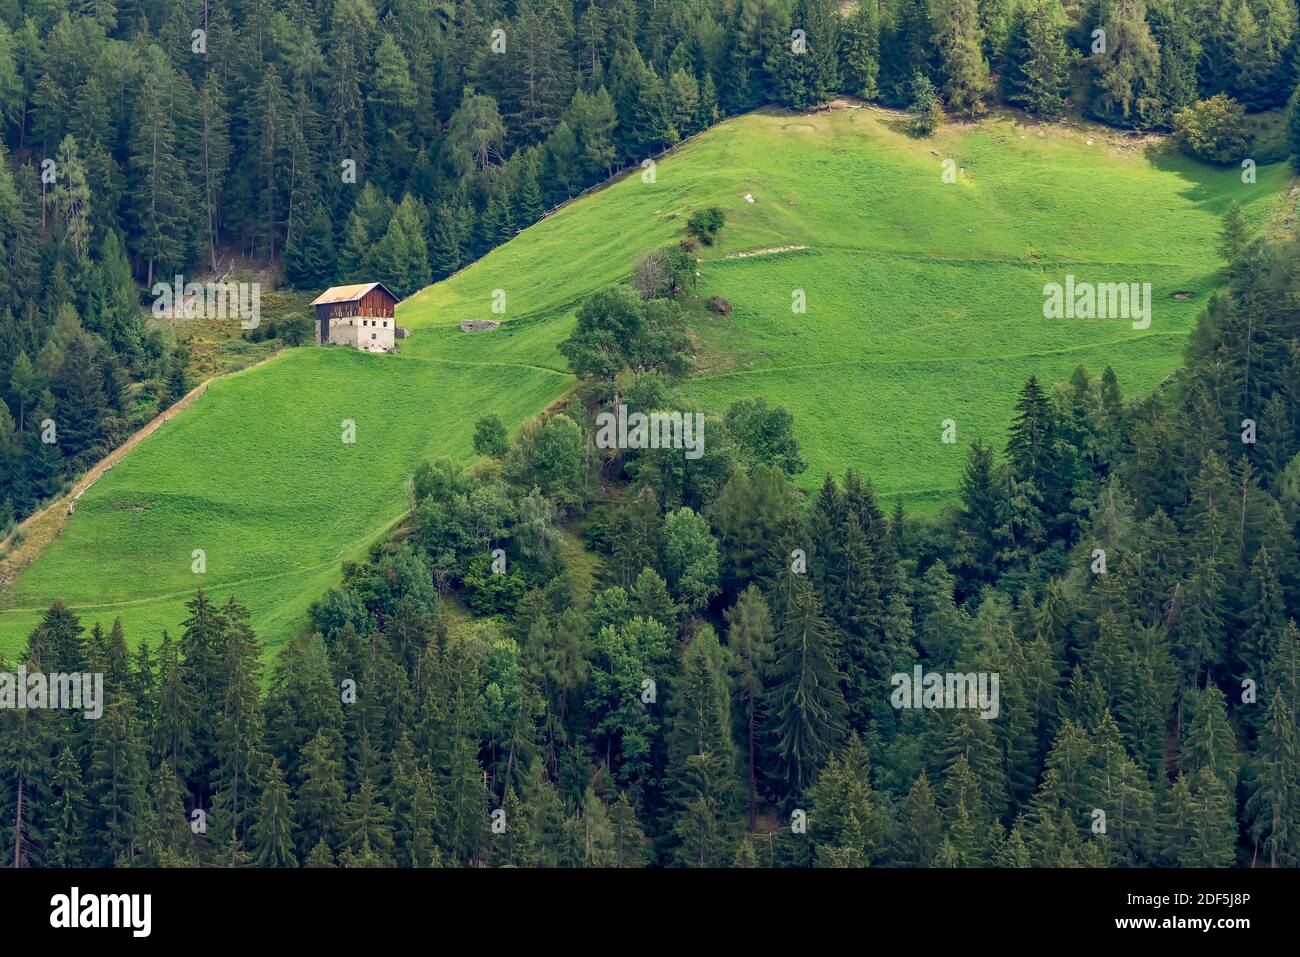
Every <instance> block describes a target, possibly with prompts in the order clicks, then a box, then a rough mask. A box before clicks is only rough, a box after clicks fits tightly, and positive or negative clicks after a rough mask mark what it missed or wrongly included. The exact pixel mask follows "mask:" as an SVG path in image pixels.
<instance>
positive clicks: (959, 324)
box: [403, 109, 1290, 510]
mask: <svg viewBox="0 0 1300 957" xmlns="http://www.w3.org/2000/svg"><path fill="white" fill-rule="evenodd" d="M1150 145H1151V141H1150V140H1149V139H1145V140H1137V139H1134V138H1130V137H1127V136H1124V135H1120V134H1117V133H1115V132H1113V131H1109V130H1105V129H1104V128H1101V127H1097V126H1092V125H1089V126H1084V127H1075V128H1066V127H1061V126H1045V125H1042V124H1038V123H1034V122H1030V123H1023V122H1021V119H1020V118H1019V117H1018V116H1016V115H1005V116H1002V117H1000V118H995V119H989V120H986V121H984V122H982V123H980V124H978V125H975V126H971V125H953V126H948V127H946V128H944V129H942V130H941V131H940V132H939V133H938V134H937V135H936V136H934V137H932V138H930V139H926V140H916V139H913V138H911V137H909V136H907V135H905V134H904V133H903V132H902V130H901V124H900V122H899V120H898V118H897V117H896V116H895V115H893V114H889V113H887V112H885V111H880V110H875V109H850V110H837V111H835V112H832V113H820V114H817V115H814V116H791V115H788V114H755V115H750V116H746V117H744V118H741V119H737V120H733V121H731V122H729V123H726V124H724V125H723V126H721V127H719V128H716V129H714V130H712V131H710V132H708V133H706V134H704V135H703V136H701V137H699V138H698V139H696V140H695V141H693V142H691V143H690V144H688V145H687V146H686V147H685V148H684V149H682V150H681V151H679V152H678V153H677V154H675V155H673V156H670V157H668V158H666V159H664V160H663V161H662V162H660V163H659V164H658V168H657V169H656V171H655V182H654V183H653V184H650V183H646V182H643V180H642V177H641V176H640V175H632V176H629V177H627V178H625V179H623V180H622V181H620V182H619V183H617V184H615V185H613V186H611V187H609V188H608V189H605V190H604V191H602V192H601V193H599V194H598V195H596V196H594V197H590V198H588V199H585V200H583V201H581V202H579V203H577V204H574V205H573V206H572V207H570V208H569V209H567V210H565V211H564V212H563V213H561V214H560V215H557V216H555V217H553V218H551V219H549V220H546V221H545V222H542V223H540V224H538V225H537V226H535V227H533V228H532V229H530V230H528V231H527V232H526V233H525V234H524V235H523V236H521V237H520V238H518V239H516V240H515V241H513V242H511V243H509V244H507V245H506V246H504V247H502V248H500V249H498V250H496V251H495V252H494V253H492V254H491V255H489V256H488V257H486V258H485V259H484V260H483V261H482V262H481V263H479V264H478V265H477V266H476V267H475V268H473V269H470V270H468V271H466V272H465V273H464V274H462V275H460V276H456V277H454V278H453V279H452V280H450V281H448V282H445V283H440V284H438V285H435V286H431V287H430V288H428V289H426V290H424V291H423V292H421V293H420V294H419V295H418V296H416V297H414V298H413V299H412V300H411V301H409V302H408V303H407V305H406V306H405V309H404V312H403V316H404V321H406V322H409V323H413V324H417V325H420V326H424V327H426V329H427V333H426V334H425V335H423V336H421V337H419V338H417V340H416V341H415V342H414V343H413V346H412V351H414V352H419V353H422V354H437V355H444V356H446V355H456V356H458V357H461V358H466V359H474V360H476V361H477V360H482V359H483V358H485V357H487V356H494V357H498V358H509V359H510V360H512V361H521V362H524V361H526V362H534V363H538V364H541V365H545V366H547V367H551V368H563V359H562V357H561V356H560V355H559V353H558V352H557V351H556V350H555V348H554V343H556V342H558V341H559V340H560V339H562V338H563V337H564V336H565V335H567V333H568V330H569V328H570V324H571V322H572V311H573V307H574V304H575V303H576V302H577V301H578V300H579V299H580V298H581V297H582V296H583V295H584V294H586V293H587V292H588V291H590V290H591V289H592V288H593V287H595V286H597V285H600V284H602V283H606V282H610V281H614V280H617V279H619V278H620V277H622V276H623V275H625V274H626V273H627V272H628V270H629V268H630V264H631V261H632V259H633V258H634V257H635V255H636V254H638V253H639V252H641V251H643V250H645V249H648V248H650V247H652V246H655V245H658V244H662V243H664V242H667V241H669V240H671V239H673V238H676V237H679V236H681V235H683V231H684V226H685V220H686V218H687V217H688V216H689V214H690V212H691V211H692V210H694V209H696V208H699V207H702V206H708V205H718V206H721V207H722V208H723V209H724V210H726V213H727V219H728V223H727V227H726V228H725V229H724V231H723V233H722V237H721V241H720V243H719V245H718V246H716V247H714V248H711V249H706V250H704V252H703V255H704V256H705V258H706V261H705V262H704V263H703V265H702V266H701V272H702V277H701V286H700V291H701V292H702V293H703V294H705V295H715V294H716V295H721V296H724V297H726V298H727V299H728V300H729V301H730V302H731V303H732V306H733V308H734V312H733V315H732V317H731V319H730V320H724V319H721V318H716V319H711V320H708V321H706V322H705V323H703V324H702V326H701V327H700V328H698V329H697V332H698V334H699V337H700V345H701V351H702V354H703V356H704V361H703V363H702V367H701V370H700V374H699V375H698V376H697V377H696V378H695V379H693V380H692V382H691V384H690V387H689V388H688V393H689V395H690V396H691V397H692V398H693V399H695V400H696V401H697V402H698V403H699V405H700V406H701V407H705V408H713V409H721V408H724V407H725V406H726V405H727V404H728V403H730V402H731V401H733V400H734V399H736V398H740V397H745V396H754V395H764V396H767V397H768V398H769V400H771V401H774V402H780V403H783V404H785V405H787V406H789V407H790V408H791V409H792V410H793V411H794V412H795V416H796V423H797V427H798V431H799V437H800V439H801V441H802V443H803V446H804V452H805V457H806V458H807V459H808V461H809V469H808V471H807V472H806V473H804V475H803V476H802V477H801V478H800V482H801V484H803V485H804V486H805V487H813V486H816V485H817V484H819V483H820V481H821V477H822V475H823V474H824V473H825V472H826V471H827V470H832V471H835V472H841V471H842V470H843V468H844V467H845V466H846V465H848V464H855V465H857V466H859V467H860V468H863V469H864V470H865V471H866V473H867V474H868V475H870V476H871V477H872V479H873V480H874V481H875V483H876V486H877V488H878V490H879V491H880V492H881V493H882V494H883V495H884V496H886V497H893V496H896V495H902V496H903V497H904V499H905V501H906V502H907V503H908V504H909V505H910V506H913V507H916V508H919V509H921V510H931V509H933V508H935V507H937V506H938V505H940V504H942V503H943V502H945V501H949V500H951V496H952V490H953V489H954V488H955V486H956V484H957V480H958V477H959V475H960V471H961V467H962V463H963V462H964V458H965V451H964V450H965V447H966V445H967V444H968V443H969V442H970V441H971V440H973V439H975V438H977V437H983V438H985V439H987V440H989V441H992V442H994V443H995V444H998V445H999V446H1000V445H1001V443H1002V441H1003V438H1004V434H1005V428H1006V425H1007V424H1008V422H1009V421H1010V419H1011V414H1012V408H1013V405H1014V401H1015V396H1016V393H1017V391H1018V390H1019V388H1020V387H1021V386H1022V385H1023V384H1024V381H1025V379H1026V377H1027V376H1028V375H1029V374H1030V373H1036V374H1037V375H1038V376H1039V377H1040V378H1042V379H1044V380H1045V381H1048V382H1054V381H1060V380H1063V379H1066V378H1068V377H1069V375H1070V373H1071V372H1072V371H1073V370H1074V368H1075V367H1076V366H1077V365H1078V364H1080V363H1083V364H1084V365H1086V366H1087V367H1088V368H1089V369H1090V370H1091V371H1092V372H1093V373H1094V374H1099V373H1100V372H1101V371H1102V370H1103V369H1104V368H1105V367H1106V365H1111V366H1113V367H1114V368H1115V370H1116V372H1117V373H1118V374H1119V377H1120V384H1121V387H1122V388H1123V389H1124V391H1125V393H1126V394H1128V395H1135V394H1138V393H1141V392H1145V391H1148V390H1150V389H1151V388H1152V387H1153V386H1155V385H1156V384H1157V383H1159V382H1160V380H1161V379H1163V378H1164V377H1165V376H1166V375H1167V374H1168V373H1169V372H1170V371H1171V370H1172V369H1173V368H1175V367H1176V366H1177V365H1178V364H1179V362H1180V359H1181V354H1182V342H1183V337H1184V336H1185V335H1186V334H1187V332H1188V331H1189V329H1190V328H1191V325H1192V323H1193V322H1194V321H1195V317H1196V315H1197V314H1198V313H1199V312H1200V310H1201V309H1202V308H1203V307H1204V305H1205V302H1206V300H1207V298H1208V296H1209V295H1210V293H1211V292H1212V290H1213V288H1214V286H1215V283H1216V272H1217V270H1218V269H1219V268H1220V266H1221V263H1220V262H1219V259H1218V257H1217V255H1216V252H1215V245H1216V234H1217V231H1218V229H1219V225H1220V221H1221V217H1222V215H1223V213H1224V212H1225V210H1226V209H1227V207H1228V205H1229V203H1231V202H1232V201H1234V200H1235V201H1237V202H1239V203H1241V204H1242V206H1243V207H1244V208H1245V210H1246V215H1247V217H1248V218H1249V219H1250V220H1251V222H1252V223H1253V224H1255V225H1260V224H1262V223H1263V221H1264V220H1265V219H1266V218H1267V216H1268V215H1269V213H1270V212H1271V211H1272V210H1273V209H1274V208H1275V206H1276V203H1277V201H1278V200H1279V198H1280V197H1281V196H1283V195H1284V194H1285V189H1286V187H1287V185H1288V184H1289V179H1290V177H1289V173H1288V171H1287V169H1286V168H1285V166H1283V165H1274V166H1267V167H1261V168H1260V169H1259V170H1258V180H1257V182H1256V183H1255V184H1251V185H1248V184H1244V183H1242V181H1241V177H1240V170H1238V169H1236V168H1229V169H1215V168H1212V167H1208V166H1205V165H1202V164H1200V163H1196V162H1193V161H1191V160H1188V159H1186V158H1184V157H1181V156H1177V155H1165V154H1162V153H1161V152H1160V151H1152V152H1148V147H1149V146H1150ZM947 159H951V160H954V161H955V164H956V166H957V168H958V169H959V170H960V173H959V175H958V178H957V182H955V183H944V182H943V179H942V176H941V174H942V171H943V166H942V164H943V161H944V160H947ZM746 194H749V195H751V196H753V198H754V202H752V203H751V202H748V201H747V200H746V199H745V198H744V197H745V195H746ZM798 246H802V247H806V248H804V249H795V250H790V251H784V252H768V253H766V254H761V255H750V256H739V255H737V254H743V253H747V252H756V251H762V250H779V249H783V248H786V247H798ZM1067 274H1073V275H1074V276H1075V278H1076V280H1077V281H1080V282H1092V283H1107V282H1138V283H1143V282H1149V283H1151V285H1152V300H1153V306H1152V319H1151V324H1150V327H1149V328H1147V329H1133V328H1132V324H1131V323H1130V322H1128V321H1124V320H1117V319H1106V320H1092V321H1089V320H1082V319H1077V320H1049V319H1044V318H1043V313H1042V306H1043V285H1044V284H1045V283H1048V282H1060V283H1064V282H1065V277H1066V275H1067ZM498 289H499V290H502V291H504V292H505V293H506V318H511V319H513V322H512V323H511V324H510V325H509V326H507V327H504V328H503V329H502V330H499V331H497V332H492V333H487V334H482V335H480V336H477V337H470V336H464V335H461V334H459V333H458V332H456V331H455V326H454V324H455V323H456V322H458V321H459V320H460V319H465V318H480V319H491V318H501V317H500V316H496V315H494V314H493V313H492V311H491V303H492V295H493V291H494V290H498ZM795 290H802V291H803V293H804V295H805V296H806V301H807V311H806V313H804V314H795V313H793V312H792V310H791V304H792V293H793V292H794V291H795ZM1175 293H1178V294H1180V298H1177V299H1175V298H1174V294H1175ZM947 418H951V419H954V420H955V421H956V422H957V434H958V440H959V441H958V443H957V444H956V445H944V444H942V443H941V442H940V423H941V422H942V421H943V420H944V419H947Z"/></svg>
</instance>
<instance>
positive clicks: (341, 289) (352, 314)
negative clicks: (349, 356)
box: [312, 282, 406, 352]
mask: <svg viewBox="0 0 1300 957" xmlns="http://www.w3.org/2000/svg"><path fill="white" fill-rule="evenodd" d="M397 302H398V300H397V297H396V296H394V295H393V294H392V292H391V291H389V289H388V287H387V286H385V285H384V284H383V283H382V282H364V283H357V284H355V285H351V286H332V287H330V288H329V289H326V290H325V291H324V292H323V293H321V294H320V295H319V296H317V297H316V299H315V300H314V301H313V302H312V305H313V306H315V307H316V342H317V343H318V344H320V345H339V346H352V347H353V348H354V349H360V350H361V351H363V352H393V351H394V350H395V349H396V348H397V344H396V340H397V339H405V338H406V330H404V329H403V330H400V331H399V330H398V328H397V320H396V313H397Z"/></svg>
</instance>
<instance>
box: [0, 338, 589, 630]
mask: <svg viewBox="0 0 1300 957" xmlns="http://www.w3.org/2000/svg"><path fill="white" fill-rule="evenodd" d="M570 382H571V378H570V377H569V376H567V375H561V374H558V373H555V372H548V371H543V370H537V369H531V368H511V369H509V370H508V373H507V372H506V370H503V369H499V368H491V369H487V370H485V369H483V368H480V367H476V366H472V365H466V364H463V363H453V362H441V361H430V360H416V359H408V358H405V357H400V358H393V357H386V356H369V355H363V354H361V353H358V352H354V351H352V350H345V349H295V350H291V351H289V352H287V353H284V354H282V355H280V356H278V357H276V358H275V359H272V360H270V361H269V362H267V363H265V364H263V365H261V366H257V367H254V368H252V369H249V370H247V371H245V372H242V373H238V374H235V375H232V376H228V377H225V378H221V379H217V380H216V381H214V382H213V383H212V385H211V387H210V388H209V389H208V392H207V393H206V394H205V395H203V396H202V397H201V398H200V399H198V400H197V401H196V402H195V404H194V406H193V407H192V408H191V409H189V410H187V411H186V412H185V413H184V414H182V415H180V416H178V417H177V418H176V419H174V420H173V421H171V422H169V423H167V424H166V425H165V426H163V427H162V428H161V429H160V430H159V431H158V432H157V433H155V434H154V435H152V436H150V437H149V438H148V439H146V440H145V441H144V442H142V443H141V444H140V446H139V448H137V449H136V450H135V451H134V452H132V453H131V454H130V455H129V456H127V458H126V459H125V460H124V461H123V462H122V464H121V465H119V466H117V467H116V468H114V469H113V470H111V471H110V472H108V473H107V474H106V475H105V476H104V477H103V478H102V479H101V480H100V481H99V482H98V483H96V484H95V485H94V486H92V487H91V489H90V490H89V491H88V492H86V494H85V495H84V496H83V497H82V498H81V500H80V501H79V502H78V503H77V510H76V513H75V514H74V515H73V516H72V517H71V518H70V519H69V520H68V523H67V525H66V526H65V528H64V531H63V535H62V537H61V538H60V539H59V540H58V541H57V542H56V543H55V544H54V545H53V546H52V547H51V548H50V549H49V550H48V551H47V552H46V553H45V555H44V556H42V557H41V558H40V559H39V560H37V561H36V562H35V563H34V564H33V565H32V566H31V567H30V568H29V569H28V570H27V571H26V572H25V573H24V574H22V575H21V576H20V577H19V579H18V580H17V582H16V583H15V585H14V586H13V588H12V590H11V593H10V594H9V595H7V596H6V600H7V604H9V605H10V606H12V607H9V608H6V609H4V610H3V611H0V650H10V651H11V650H12V649H13V648H15V647H16V646H17V645H18V644H19V642H20V641H21V639H22V637H23V636H25V635H26V633H27V631H29V630H30V628H31V627H32V625H33V624H34V623H35V621H36V620H37V619H38V617H39V614H40V612H41V611H42V610H43V609H44V608H45V607H47V606H48V604H49V603H50V602H51V601H52V600H54V599H55V598H58V597H62V598H64V599H65V600H66V601H68V602H69V603H71V604H74V605H76V606H78V607H79V608H81V609H82V610H83V614H84V617H86V618H88V619H94V618H97V617H103V618H104V619H105V620H107V621H111V620H112V618H113V617H114V616H115V615H118V614H120V615H121V616H122V619H123V622H124V624H125V625H126V626H127V628H128V633H129V634H132V635H134V636H136V637H138V636H140V635H141V634H144V635H150V636H153V635H156V634H159V633H160V632H161V630H162V629H163V628H171V629H173V630H175V629H176V626H177V623H178V622H179V621H180V620H181V619H182V618H183V617H184V615H183V608H182V604H183V602H184V601H185V600H187V599H188V598H189V597H191V595H192V594H193V592H194V589H195V588H196V587H198V586H199V585H202V586H203V587H204V588H207V589H209V590H211V591H212V592H213V593H214V594H216V595H217V596H219V597H223V598H224V597H225V596H226V595H228V594H230V593H231V592H232V591H233V592H234V594H236V595H237V596H238V597H239V599H240V600H241V601H243V602H244V603H245V604H247V605H248V606H249V608H250V609H251V611H252V613H253V621H254V625H255V626H256V627H257V628H258V630H259V632H260V633H262V634H263V635H264V637H265V638H266V639H267V640H268V641H270V642H272V643H275V642H277V641H279V640H281V639H283V638H284V637H285V636H286V635H287V634H288V633H289V632H290V630H291V629H292V628H293V627H296V626H297V624H298V623H299V622H300V621H301V619H302V614H303V612H304V611H305V609H306V607H307V605H308V603H309V602H310V601H312V600H313V599H314V598H317V597H319V596H320V595H321V594H322V593H323V592H324V591H325V590H326V589H327V588H329V587H330V585H332V584H333V583H334V582H335V581H337V579H338V570H339V566H340V563H341V562H342V561H343V560H344V559H346V558H351V557H355V556H356V555H357V554H358V553H360V552H361V551H362V550H363V549H364V548H365V547H366V546H367V545H368V544H369V543H370V542H371V541H372V540H374V539H375V538H376V537H377V536H379V535H380V534H382V532H383V531H384V530H385V529H387V528H388V527H389V526H390V525H391V524H392V523H393V522H394V521H395V520H396V519H397V518H399V517H400V516H401V514H402V513H403V512H404V511H405V509H406V507H407V503H406V490H405V487H406V481H407V478H408V477H409V475H410V474H411V472H412V470H413V469H414V467H415V465H416V464H417V463H418V462H419V461H420V460H421V459H426V458H431V457H433V456H435V455H440V454H448V455H452V456H454V457H456V458H459V459H461V460H469V459H471V458H472V457H473V447H472V444H471V437H472V434H473V423H474V420H475V419H476V418H477V417H478V416H479V415H481V414H482V413H483V410H484V409H488V408H491V409H495V410H497V411H498V412H500V413H501V415H502V417H503V418H504V419H505V420H506V422H507V424H508V425H510V426H511V427H514V426H517V425H518V424H519V423H520V422H522V421H523V420H524V419H525V418H526V417H528V416H530V415H533V414H535V413H536V412H537V411H538V410H539V409H541V408H543V407H544V406H546V404H547V403H549V402H550V401H551V400H553V399H554V398H556V397H557V396H559V395H561V394H563V392H564V391H565V390H566V389H567V388H568V386H569V383H570ZM345 419H350V420H352V421H354V422H355V423H356V442H355V443H351V444H349V443H344V442H343V440H342V439H343V428H342V423H343V421H344V420H345ZM194 549H203V551H204V552H205V557H206V564H207V570H206V573H205V574H203V575H197V574H195V573H194V572H192V571H191V566H192V562H193V559H192V558H191V555H192V553H193V550H194Z"/></svg>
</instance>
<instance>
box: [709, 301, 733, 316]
mask: <svg viewBox="0 0 1300 957" xmlns="http://www.w3.org/2000/svg"><path fill="white" fill-rule="evenodd" d="M709 308H710V309H712V310H713V311H714V312H716V313H717V314H718V315H720V316H730V315H731V303H730V302H728V301H727V300H726V299H723V298H722V297H721V296H714V297H712V298H711V299H710V300H709Z"/></svg>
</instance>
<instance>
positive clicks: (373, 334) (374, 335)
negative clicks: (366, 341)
mask: <svg viewBox="0 0 1300 957" xmlns="http://www.w3.org/2000/svg"><path fill="white" fill-rule="evenodd" d="M370 338H371V339H378V338H379V336H377V335H376V334H375V333H373V332H372V333H370Z"/></svg>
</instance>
